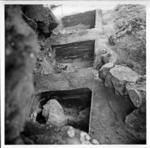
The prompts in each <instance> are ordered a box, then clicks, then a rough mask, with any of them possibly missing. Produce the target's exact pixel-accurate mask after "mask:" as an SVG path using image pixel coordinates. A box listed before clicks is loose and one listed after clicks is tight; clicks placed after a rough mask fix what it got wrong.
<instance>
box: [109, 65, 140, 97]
mask: <svg viewBox="0 0 150 148" xmlns="http://www.w3.org/2000/svg"><path fill="white" fill-rule="evenodd" d="M109 74H110V75H111V80H110V81H112V84H113V87H114V88H115V90H116V91H118V92H119V94H120V95H124V94H126V89H125V85H126V83H130V82H133V83H135V82H136V81H137V80H138V79H139V78H140V76H139V75H138V74H137V73H136V72H134V71H133V70H132V69H130V68H128V67H125V66H121V65H116V66H115V67H113V68H112V69H111V70H110V71H109Z"/></svg>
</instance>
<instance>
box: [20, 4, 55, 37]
mask: <svg viewBox="0 0 150 148" xmlns="http://www.w3.org/2000/svg"><path fill="white" fill-rule="evenodd" d="M22 9H23V13H24V14H23V15H24V18H25V20H26V21H27V22H28V23H29V25H30V26H31V27H32V28H33V29H35V30H36V31H37V32H38V33H39V34H40V35H44V36H45V37H48V36H50V34H51V33H52V30H53V29H54V28H55V27H56V26H57V20H56V18H55V16H54V15H53V13H52V12H51V10H50V9H49V8H45V7H44V6H42V5H25V6H23V7H22Z"/></svg>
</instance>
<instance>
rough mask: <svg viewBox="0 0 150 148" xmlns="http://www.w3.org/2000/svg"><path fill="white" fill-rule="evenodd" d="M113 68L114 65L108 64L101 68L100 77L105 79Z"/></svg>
mask: <svg viewBox="0 0 150 148" xmlns="http://www.w3.org/2000/svg"><path fill="white" fill-rule="evenodd" d="M113 67H114V63H107V64H105V65H103V66H102V67H101V69H100V70H99V77H100V78H102V79H105V77H106V75H107V73H108V72H109V70H110V69H111V68H113Z"/></svg>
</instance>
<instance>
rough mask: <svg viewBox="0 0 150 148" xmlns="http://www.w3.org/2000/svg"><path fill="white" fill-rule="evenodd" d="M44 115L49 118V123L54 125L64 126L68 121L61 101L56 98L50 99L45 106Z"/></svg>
mask: <svg viewBox="0 0 150 148" xmlns="http://www.w3.org/2000/svg"><path fill="white" fill-rule="evenodd" d="M42 115H43V116H44V117H45V118H46V119H47V124H52V125H54V126H58V127H59V126H63V125H65V123H66V117H65V114H64V110H63V108H62V106H61V105H60V104H59V102H58V101H57V100H55V99H51V100H49V101H48V102H47V103H46V104H45V105H44V106H43V112H42Z"/></svg>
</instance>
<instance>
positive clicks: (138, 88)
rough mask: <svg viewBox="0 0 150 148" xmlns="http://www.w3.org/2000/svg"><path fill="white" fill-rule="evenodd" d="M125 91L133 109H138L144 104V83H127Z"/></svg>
mask: <svg viewBox="0 0 150 148" xmlns="http://www.w3.org/2000/svg"><path fill="white" fill-rule="evenodd" d="M126 90H127V93H128V95H129V97H130V99H131V101H132V103H133V104H134V106H135V107H140V106H142V104H143V103H145V102H146V84H145V83H128V84H127V85H126Z"/></svg>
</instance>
